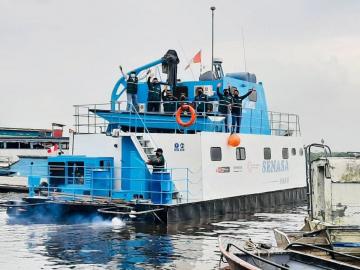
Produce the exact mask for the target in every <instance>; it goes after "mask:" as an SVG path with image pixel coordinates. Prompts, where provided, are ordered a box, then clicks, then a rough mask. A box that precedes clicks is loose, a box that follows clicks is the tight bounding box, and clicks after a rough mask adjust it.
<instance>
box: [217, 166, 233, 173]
mask: <svg viewBox="0 0 360 270" xmlns="http://www.w3.org/2000/svg"><path fill="white" fill-rule="evenodd" d="M216 172H217V173H229V172H230V167H217V168H216Z"/></svg>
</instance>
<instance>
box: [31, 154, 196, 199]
mask: <svg viewBox="0 0 360 270" xmlns="http://www.w3.org/2000/svg"><path fill="white" fill-rule="evenodd" d="M71 162H73V161H71ZM28 167H29V168H28V171H29V175H28V185H29V195H30V196H36V195H39V194H40V195H43V196H44V195H45V196H47V197H49V198H61V199H64V200H73V201H76V200H79V201H80V200H86V201H96V200H102V201H109V202H110V201H112V200H124V201H131V200H143V201H149V202H153V203H161V204H172V203H181V202H189V200H190V198H189V196H190V192H189V184H190V180H189V170H188V169H187V168H164V169H162V170H160V171H153V172H152V173H149V171H148V169H147V168H146V167H104V166H71V165H52V164H50V165H43V166H35V165H29V166H28ZM39 167H41V168H39ZM33 171H35V172H36V174H34V173H32V172H33Z"/></svg>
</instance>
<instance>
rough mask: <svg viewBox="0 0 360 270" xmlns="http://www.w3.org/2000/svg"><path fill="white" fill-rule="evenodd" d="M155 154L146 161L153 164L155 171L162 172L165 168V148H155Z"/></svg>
mask: <svg viewBox="0 0 360 270" xmlns="http://www.w3.org/2000/svg"><path fill="white" fill-rule="evenodd" d="M155 154H156V156H155V157H154V158H153V159H151V160H149V161H148V162H146V163H147V164H149V165H152V166H153V172H161V171H163V170H164V168H165V158H164V156H163V150H162V149H161V148H158V149H156V150H155Z"/></svg>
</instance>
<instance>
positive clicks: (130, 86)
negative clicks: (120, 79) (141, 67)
mask: <svg viewBox="0 0 360 270" xmlns="http://www.w3.org/2000/svg"><path fill="white" fill-rule="evenodd" d="M120 71H121V73H122V75H123V76H124V78H125V79H126V98H127V106H126V110H127V111H134V110H136V111H138V109H139V108H138V107H139V106H138V102H137V92H138V82H139V80H142V79H144V78H145V77H146V75H147V74H149V73H150V70H148V71H147V73H146V74H145V76H143V77H142V78H138V77H137V75H136V72H135V71H131V72H130V75H129V76H127V75H126V74H125V73H124V71H123V69H122V66H120Z"/></svg>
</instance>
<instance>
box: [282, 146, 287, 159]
mask: <svg viewBox="0 0 360 270" xmlns="http://www.w3.org/2000/svg"><path fill="white" fill-rule="evenodd" d="M281 156H282V159H289V148H287V147H283V148H282V150H281Z"/></svg>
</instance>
